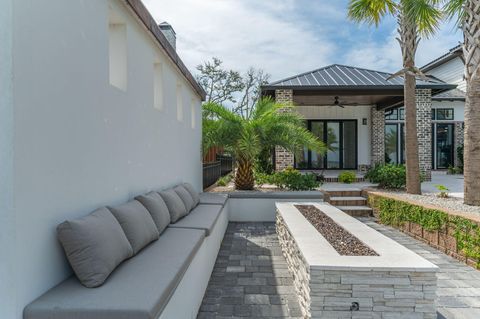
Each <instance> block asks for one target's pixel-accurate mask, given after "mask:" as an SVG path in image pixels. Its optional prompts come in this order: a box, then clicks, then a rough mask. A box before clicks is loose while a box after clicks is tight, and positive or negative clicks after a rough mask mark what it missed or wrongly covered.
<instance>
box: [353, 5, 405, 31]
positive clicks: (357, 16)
mask: <svg viewBox="0 0 480 319" xmlns="http://www.w3.org/2000/svg"><path fill="white" fill-rule="evenodd" d="M396 7H397V4H396V3H395V1H393V0H350V2H349V4H348V17H349V18H350V19H351V20H353V21H356V22H366V23H368V24H374V25H375V26H378V25H379V24H380V21H381V20H382V19H383V17H385V16H386V15H391V14H394V13H395V11H396Z"/></svg>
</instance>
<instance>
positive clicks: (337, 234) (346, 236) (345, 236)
mask: <svg viewBox="0 0 480 319" xmlns="http://www.w3.org/2000/svg"><path fill="white" fill-rule="evenodd" d="M295 207H296V208H297V209H298V210H299V211H300V212H301V213H302V215H303V216H305V218H306V219H307V220H308V221H309V222H310V223H311V224H312V225H313V226H315V228H316V229H317V230H318V232H319V233H320V234H322V236H323V237H324V238H325V239H326V240H328V242H329V243H330V244H331V245H332V246H333V248H335V250H336V251H337V252H338V253H339V254H340V255H342V256H378V254H377V253H376V252H375V251H374V250H372V249H371V248H370V247H368V246H366V245H365V244H364V243H363V242H361V241H360V240H359V239H358V238H357V237H355V236H353V235H352V234H351V233H349V232H348V231H346V230H345V229H344V228H343V227H342V226H340V225H338V224H337V223H336V222H334V221H333V219H331V218H330V217H328V216H327V215H325V214H324V213H323V212H322V211H321V210H319V209H318V208H316V207H315V206H313V205H295Z"/></svg>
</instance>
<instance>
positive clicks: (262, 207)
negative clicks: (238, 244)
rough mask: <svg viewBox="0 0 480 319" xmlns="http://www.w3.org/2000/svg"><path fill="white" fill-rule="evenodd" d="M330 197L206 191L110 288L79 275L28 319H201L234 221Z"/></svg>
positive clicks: (265, 217) (28, 311)
mask: <svg viewBox="0 0 480 319" xmlns="http://www.w3.org/2000/svg"><path fill="white" fill-rule="evenodd" d="M322 198H323V194H322V193H320V192H317V191H314V192H269V193H259V192H245V193H244V192H234V193H229V194H215V193H201V194H200V195H199V198H198V204H197V205H196V206H194V207H193V209H191V211H190V213H189V214H188V215H186V216H184V217H183V218H181V219H179V220H178V221H176V222H175V223H170V224H168V226H166V228H165V229H164V230H163V232H162V231H161V234H160V236H159V238H158V239H157V240H155V241H153V242H151V243H150V244H148V245H147V246H146V247H144V248H143V249H141V250H140V251H139V252H138V253H137V254H136V255H134V256H133V257H131V258H129V259H127V260H126V261H124V262H122V263H121V264H120V265H119V266H118V267H117V268H116V269H115V270H114V271H113V272H112V273H111V274H110V276H109V277H108V278H107V279H106V281H105V282H104V283H103V285H101V286H99V287H96V288H87V287H85V286H84V285H82V283H81V282H80V281H79V280H78V279H77V277H75V276H72V277H70V278H68V279H67V280H65V281H64V282H62V283H60V284H59V285H57V286H56V287H53V288H52V289H50V290H49V291H47V292H46V293H45V294H43V295H42V296H40V297H39V298H38V299H36V300H35V301H33V302H32V303H31V304H29V305H28V306H27V307H25V310H24V318H25V319H47V318H48V319H67V318H69V319H70V318H75V319H84V318H85V319H86V318H89V319H90V318H95V319H113V318H115V319H123V318H125V319H127V318H128V319H137V318H138V319H144V318H145V319H147V318H148V319H153V318H161V319H164V318H175V319H177V318H178V319H183V318H195V317H196V315H197V312H198V309H199V307H200V305H201V302H202V299H203V296H204V293H205V290H206V288H207V285H208V281H209V279H210V275H211V272H212V270H213V267H214V264H215V261H216V258H217V255H218V252H219V250H220V245H221V243H222V240H223V237H224V234H225V231H226V228H227V225H228V222H229V220H233V221H239V220H243V221H258V220H261V221H267V222H273V221H274V220H275V219H274V218H275V204H274V203H275V202H278V201H285V200H287V201H310V202H311V201H322ZM232 205H233V206H234V207H235V210H232V209H231V208H232ZM145 206H146V207H147V209H148V205H145ZM232 213H233V214H232ZM156 222H157V221H156Z"/></svg>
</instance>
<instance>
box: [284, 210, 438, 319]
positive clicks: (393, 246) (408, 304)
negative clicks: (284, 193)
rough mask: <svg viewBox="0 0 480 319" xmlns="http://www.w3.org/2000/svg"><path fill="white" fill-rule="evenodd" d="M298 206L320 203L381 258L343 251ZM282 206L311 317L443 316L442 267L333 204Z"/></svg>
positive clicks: (293, 267)
mask: <svg viewBox="0 0 480 319" xmlns="http://www.w3.org/2000/svg"><path fill="white" fill-rule="evenodd" d="M297 204H301V205H314V206H315V207H316V208H318V209H319V210H320V211H321V212H323V213H324V214H326V215H327V216H328V217H330V218H331V219H332V220H333V221H335V222H336V223H337V224H338V225H340V226H341V227H342V228H344V229H345V230H346V231H347V232H349V233H350V234H352V235H354V236H355V237H357V238H358V239H359V240H360V241H361V242H363V243H364V244H365V245H366V246H368V247H370V248H371V249H372V250H373V251H375V252H376V253H377V254H378V255H379V256H342V255H340V254H339V253H338V252H337V251H336V250H335V249H334V248H333V247H332V245H331V244H330V243H329V242H328V241H327V240H326V239H325V238H324V237H323V236H322V235H321V234H320V233H319V232H318V231H317V229H316V228H315V227H314V226H313V225H312V224H311V223H310V222H309V221H308V220H307V219H306V218H305V217H304V216H303V215H302V213H300V211H299V210H298V209H297V208H296V207H295V205H297ZM276 208H277V216H276V223H277V234H278V238H279V241H280V245H281V247H282V251H283V254H284V256H285V258H286V260H287V264H288V268H289V271H290V272H291V273H292V274H293V277H294V285H295V290H296V292H297V295H298V298H299V302H300V306H301V308H302V312H303V315H304V317H305V318H358V319H366V318H375V319H376V318H378V319H394V318H395V319H400V318H405V319H407V318H408V319H433V318H437V314H436V310H435V298H436V295H435V291H436V288H437V277H436V271H437V269H438V268H437V266H435V265H434V264H432V263H430V262H429V261H427V260H425V259H424V258H422V257H420V256H418V255H417V254H415V253H414V252H412V251H410V250H409V249H407V248H405V247H403V246H402V245H400V244H398V243H397V242H395V241H393V240H392V239H390V238H388V237H386V236H384V235H382V234H380V233H378V232H377V231H375V230H374V229H372V228H370V227H368V226H367V225H365V224H364V223H362V222H360V221H358V220H356V219H355V218H353V217H350V216H348V215H347V214H345V213H344V212H342V211H340V210H339V209H337V208H335V207H333V206H331V205H328V204H323V203H308V204H307V203H276Z"/></svg>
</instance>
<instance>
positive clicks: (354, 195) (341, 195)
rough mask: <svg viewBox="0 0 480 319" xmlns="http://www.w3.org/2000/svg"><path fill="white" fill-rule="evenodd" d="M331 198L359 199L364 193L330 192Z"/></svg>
mask: <svg viewBox="0 0 480 319" xmlns="http://www.w3.org/2000/svg"><path fill="white" fill-rule="evenodd" d="M328 194H329V195H330V197H358V196H362V191H328Z"/></svg>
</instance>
